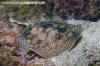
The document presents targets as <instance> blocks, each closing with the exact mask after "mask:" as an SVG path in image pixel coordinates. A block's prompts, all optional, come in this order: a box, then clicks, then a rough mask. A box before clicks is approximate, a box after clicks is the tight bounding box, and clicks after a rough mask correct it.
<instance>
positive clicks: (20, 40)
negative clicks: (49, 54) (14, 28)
mask: <svg viewBox="0 0 100 66" xmlns="http://www.w3.org/2000/svg"><path fill="white" fill-rule="evenodd" d="M16 40H17V41H18V43H19V46H20V48H21V49H23V50H24V52H25V53H28V51H29V49H27V47H26V46H25V45H24V44H25V42H24V41H23V40H22V38H21V37H19V36H18V37H16Z"/></svg>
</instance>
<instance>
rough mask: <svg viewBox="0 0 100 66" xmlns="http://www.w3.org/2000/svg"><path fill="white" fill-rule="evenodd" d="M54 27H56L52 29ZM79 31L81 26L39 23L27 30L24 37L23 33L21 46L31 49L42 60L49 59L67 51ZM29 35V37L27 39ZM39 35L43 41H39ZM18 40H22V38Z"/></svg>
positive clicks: (78, 34)
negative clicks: (42, 58)
mask: <svg viewBox="0 0 100 66" xmlns="http://www.w3.org/2000/svg"><path fill="white" fill-rule="evenodd" d="M55 25H57V26H56V27H54V26H55ZM50 28H51V29H50ZM32 29H33V33H32ZM40 29H41V30H40ZM49 29H50V30H49ZM47 30H48V31H47ZM35 31H36V32H35ZM39 31H40V32H39ZM81 31H82V28H81V25H71V24H63V23H57V22H41V23H38V24H35V26H33V27H32V28H31V29H30V30H28V31H27V32H28V34H27V32H26V35H25V33H23V34H24V36H23V39H22V40H21V41H24V44H22V45H24V46H26V47H27V49H31V50H32V51H34V52H35V53H37V54H38V55H40V56H42V57H44V58H51V57H54V56H58V55H60V54H61V53H62V52H64V51H65V50H67V51H68V50H69V49H70V48H71V47H72V46H73V45H74V43H75V41H76V40H77V39H78V38H79V37H80V35H81ZM52 32H54V33H52ZM23 34H22V35H23ZM42 34H44V35H42ZM29 35H30V37H28V36H29ZM39 35H42V37H40V38H43V36H44V37H45V39H44V38H43V40H42V39H40V38H39ZM20 38H22V36H21V37H20ZM48 38H49V39H48ZM33 40H35V42H33V43H32V41H33ZM59 41H60V42H59ZM42 42H43V43H42ZM41 43H42V45H41Z"/></svg>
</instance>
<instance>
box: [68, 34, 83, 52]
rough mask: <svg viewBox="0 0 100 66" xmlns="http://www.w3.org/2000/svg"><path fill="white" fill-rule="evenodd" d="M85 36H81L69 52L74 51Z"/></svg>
mask: <svg viewBox="0 0 100 66" xmlns="http://www.w3.org/2000/svg"><path fill="white" fill-rule="evenodd" d="M82 38H83V36H80V37H79V38H78V39H77V40H76V41H75V43H74V45H73V46H72V48H71V49H70V50H69V51H71V50H72V49H74V48H75V47H76V46H77V45H78V44H79V43H80V42H81V40H82Z"/></svg>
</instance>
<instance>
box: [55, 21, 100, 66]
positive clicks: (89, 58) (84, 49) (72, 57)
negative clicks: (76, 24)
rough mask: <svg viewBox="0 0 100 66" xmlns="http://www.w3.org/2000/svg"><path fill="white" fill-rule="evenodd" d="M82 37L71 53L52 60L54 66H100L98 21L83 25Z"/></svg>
mask: <svg viewBox="0 0 100 66" xmlns="http://www.w3.org/2000/svg"><path fill="white" fill-rule="evenodd" d="M82 35H83V39H82V41H81V42H80V43H79V44H78V45H77V46H76V47H75V48H74V49H73V50H72V51H70V52H67V51H65V52H63V53H62V54H61V55H59V56H58V57H55V58H54V62H55V65H56V66H95V65H96V66H100V65H99V64H100V20H99V21H98V22H91V23H88V24H86V25H84V26H83V33H82ZM92 64H93V65H92Z"/></svg>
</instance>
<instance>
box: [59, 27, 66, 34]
mask: <svg viewBox="0 0 100 66" xmlns="http://www.w3.org/2000/svg"><path fill="white" fill-rule="evenodd" d="M58 31H59V32H61V33H65V32H66V28H65V27H63V28H59V29H58Z"/></svg>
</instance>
